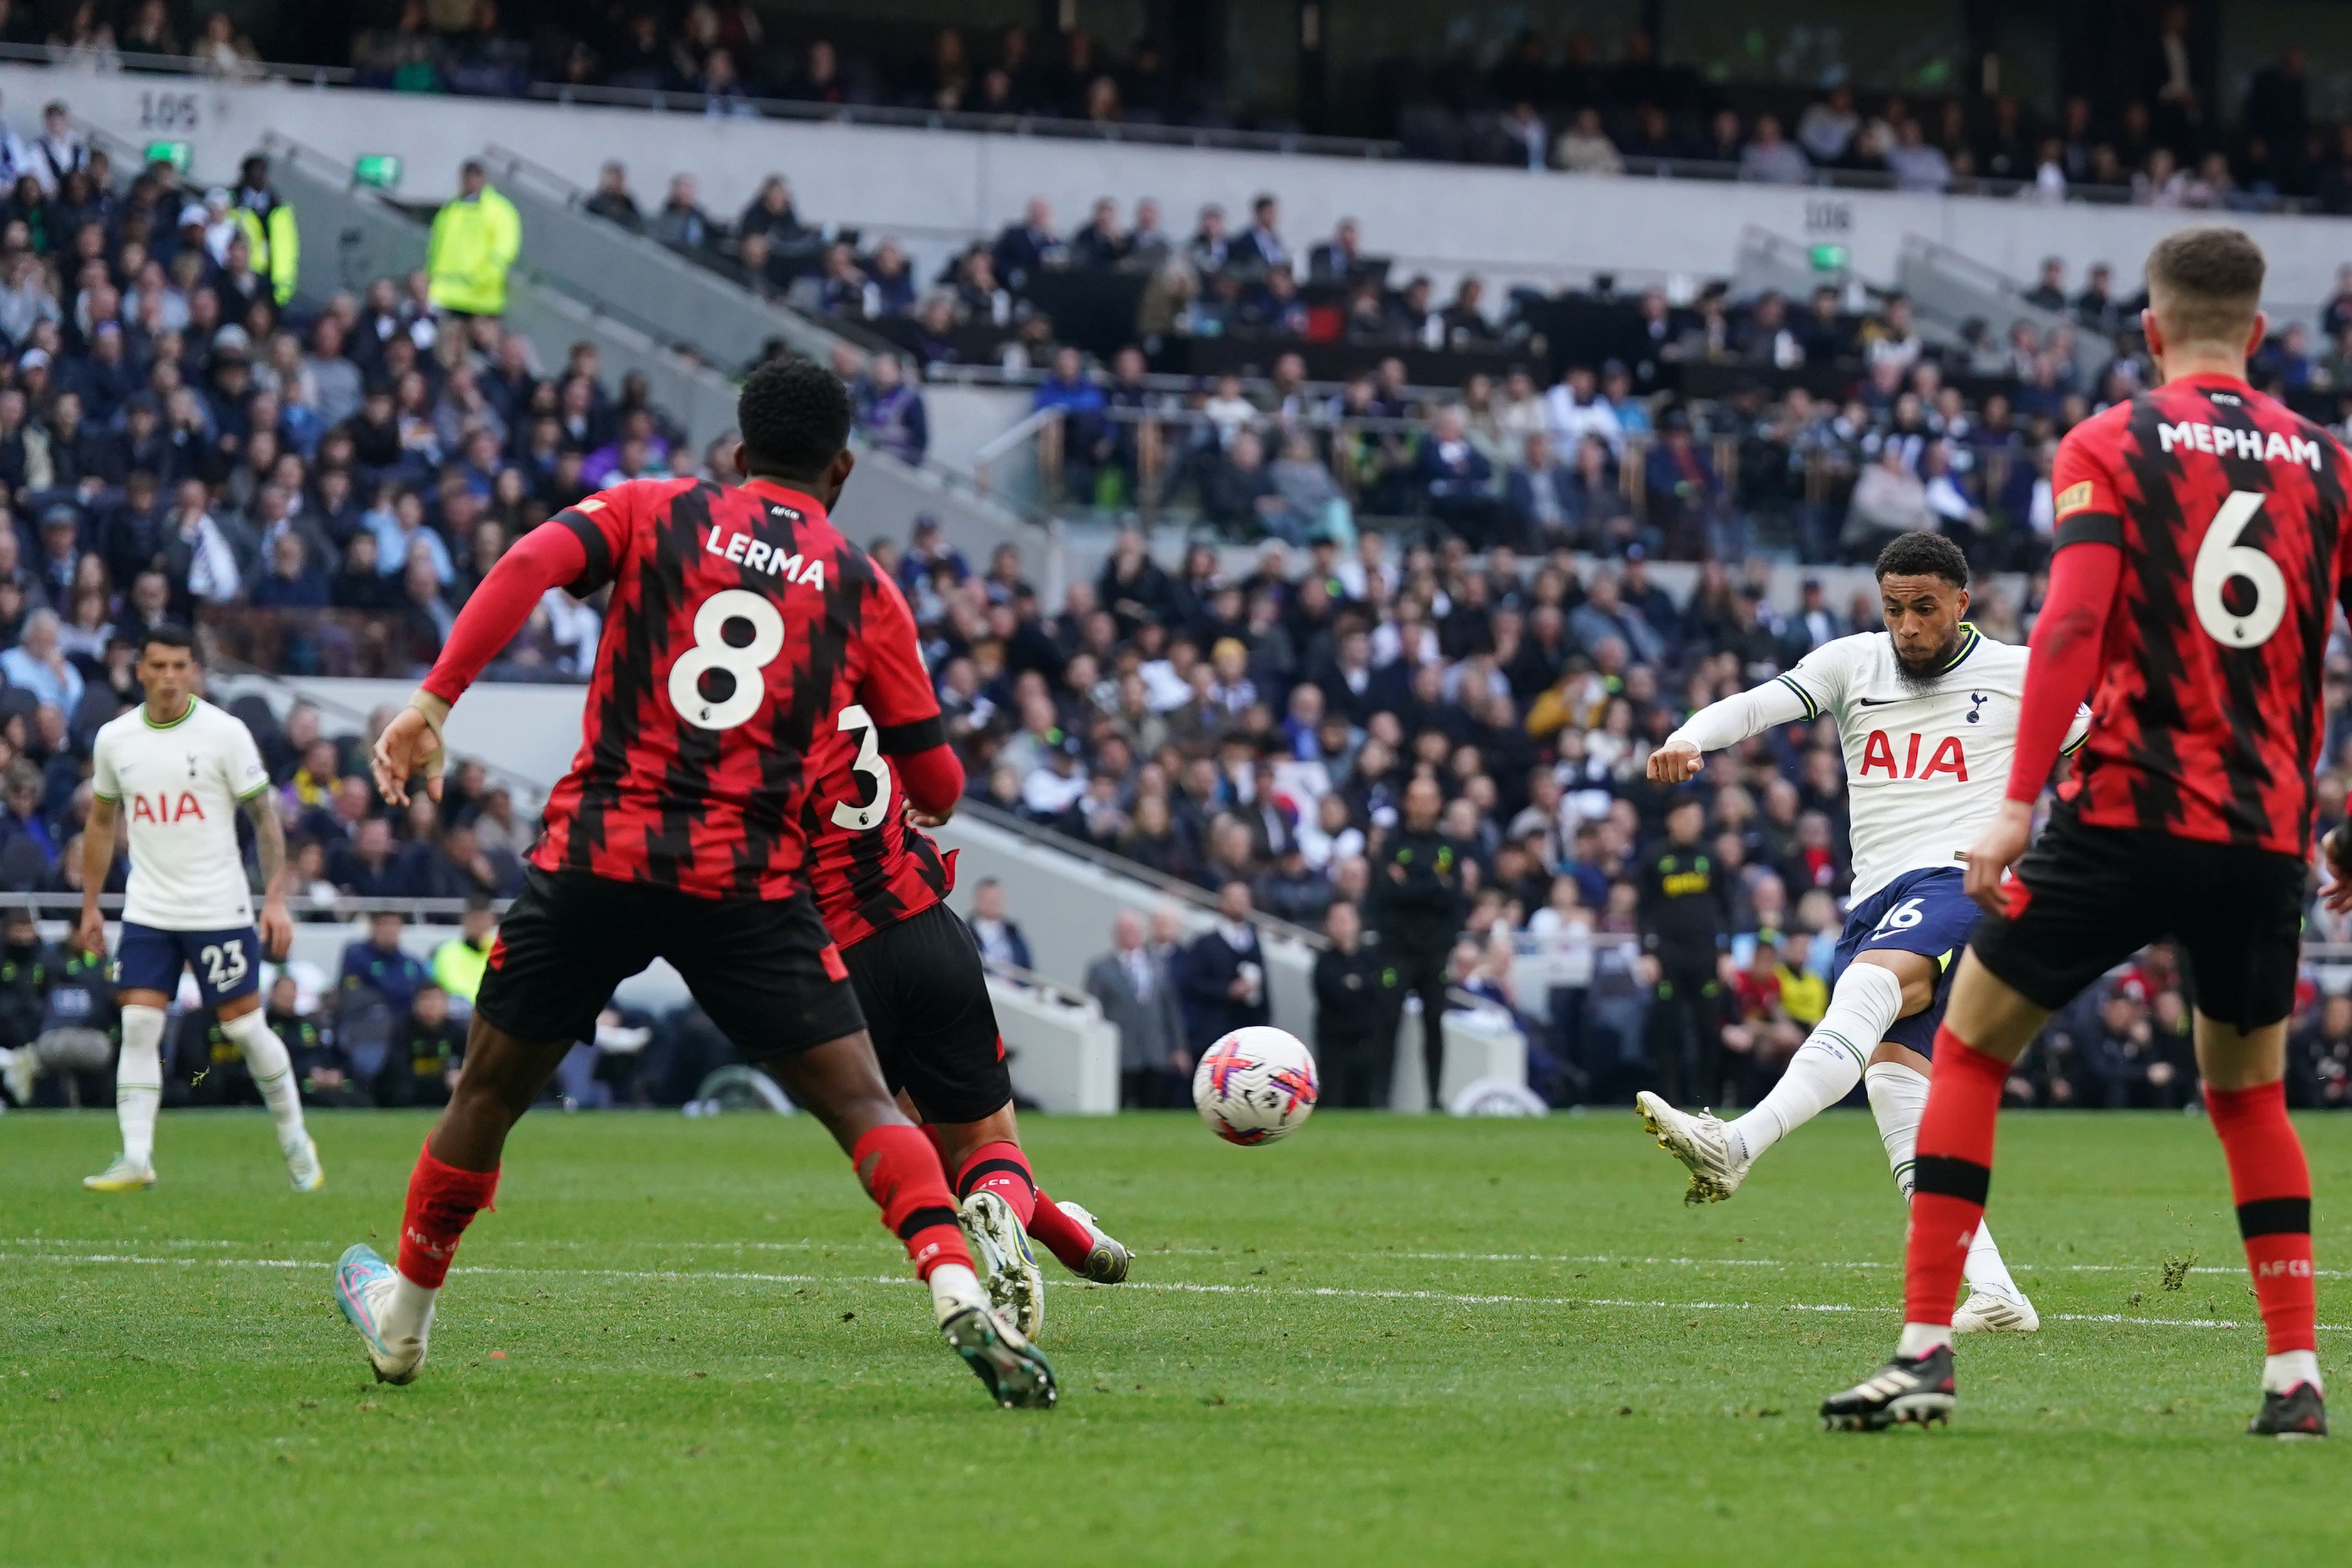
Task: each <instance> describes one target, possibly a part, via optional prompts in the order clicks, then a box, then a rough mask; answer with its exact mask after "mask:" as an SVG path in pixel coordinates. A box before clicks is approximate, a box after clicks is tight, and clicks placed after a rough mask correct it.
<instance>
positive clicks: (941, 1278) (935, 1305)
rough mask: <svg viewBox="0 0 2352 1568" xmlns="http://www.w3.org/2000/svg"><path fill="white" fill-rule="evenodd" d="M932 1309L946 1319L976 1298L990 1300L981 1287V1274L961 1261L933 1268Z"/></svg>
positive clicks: (931, 1281)
mask: <svg viewBox="0 0 2352 1568" xmlns="http://www.w3.org/2000/svg"><path fill="white" fill-rule="evenodd" d="M930 1286H931V1310H932V1312H933V1313H934V1314H935V1315H936V1316H938V1317H940V1318H941V1319H944V1318H946V1317H947V1315H948V1314H949V1313H950V1312H951V1311H954V1310H957V1309H959V1308H962V1307H968V1306H970V1305H971V1303H972V1301H973V1300H974V1299H975V1298H976V1299H978V1300H982V1301H986V1300H988V1296H987V1293H986V1292H984V1291H982V1289H981V1288H980V1276H979V1275H977V1274H974V1273H973V1272H972V1271H971V1269H969V1268H965V1267H964V1266H963V1265H962V1264H961V1263H941V1264H938V1265H935V1266H934V1267H933V1268H932V1269H931V1279H930Z"/></svg>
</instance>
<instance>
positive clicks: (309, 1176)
mask: <svg viewBox="0 0 2352 1568" xmlns="http://www.w3.org/2000/svg"><path fill="white" fill-rule="evenodd" d="M286 1179H287V1181H288V1182H289V1183H290V1184H292V1185H293V1188H294V1190H295V1191H296V1192H298V1193H315V1192H317V1191H318V1190H319V1189H320V1187H323V1186H325V1185H326V1184H327V1170H326V1167H325V1166H323V1165H321V1164H320V1163H319V1145H318V1144H317V1143H315V1142H312V1141H311V1140H310V1135H309V1134H307V1133H305V1134H304V1135H303V1138H302V1146H301V1147H300V1148H299V1149H289V1150H288V1151H287V1152H286Z"/></svg>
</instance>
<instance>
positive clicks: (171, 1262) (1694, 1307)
mask: <svg viewBox="0 0 2352 1568" xmlns="http://www.w3.org/2000/svg"><path fill="white" fill-rule="evenodd" d="M0 1262H12V1263H57V1264H64V1265H67V1266H69V1267H72V1266H82V1265H101V1266H103V1265H116V1266H121V1265H129V1266H136V1267H143V1268H197V1267H201V1266H210V1267H213V1268H317V1269H320V1270H325V1269H327V1268H332V1267H333V1265H331V1263H329V1262H327V1261H326V1260H325V1259H323V1258H154V1257H146V1256H142V1255H140V1254H137V1253H127V1252H89V1253H73V1252H32V1253H0ZM450 1272H451V1273H453V1274H511V1275H521V1276H524V1277H527V1278H545V1279H644V1280H658V1281H661V1282H663V1283H673V1282H680V1281H685V1282H692V1281H698V1280H710V1281H719V1282H733V1283H747V1282H748V1283H752V1284H762V1285H915V1284H919V1283H920V1281H919V1280H915V1279H908V1277H907V1276H905V1275H903V1274H844V1275H826V1274H754V1273H743V1272H736V1271H729V1272H723V1273H722V1272H714V1271H705V1270H702V1269H675V1268H514V1267H510V1266H506V1265H500V1264H486V1265H465V1264H461V1265H459V1266H458V1267H457V1268H453V1269H451V1270H450ZM1101 1289H1120V1290H1163V1291H1174V1292H1180V1293H1182V1294H1186V1295H1198V1296H1293V1297H1314V1298H1322V1299H1336V1300H1366V1301H1434V1302H1441V1303H1444V1304H1445V1305H1448V1306H1462V1307H1611V1308H1630V1309H1633V1310H1639V1311H1662V1312H1840V1313H1852V1312H1878V1311H1882V1310H1884V1311H1892V1310H1893V1309H1892V1308H1877V1307H1858V1306H1854V1305H1853V1304H1852V1303H1850V1302H1842V1301H1780V1302H1775V1301H1673V1300H1640V1299H1636V1298H1631V1297H1620V1296H1507V1295H1484V1294H1470V1293H1466V1292H1455V1291H1446V1290H1378V1289H1356V1288H1350V1287H1345V1286H1337V1285H1232V1284H1201V1283H1193V1282H1187V1281H1181V1280H1159V1279H1141V1280H1138V1279H1130V1280H1129V1281H1127V1282H1125V1283H1124V1284H1121V1285H1118V1286H1115V1287H1114V1286H1105V1287H1101ZM1090 1293H1091V1292H1090ZM2042 1316H2043V1317H2045V1318H2048V1319H2050V1320H2052V1321H2057V1322H2067V1323H2122V1324H2129V1325H2132V1326H2135V1327H2140V1328H2152V1329H2245V1328H2251V1327H2252V1326H2253V1325H2252V1324H2249V1323H2243V1322H2240V1321H2236V1320H2234V1319H2228V1318H2135V1317H2127V1316H2125V1315H2124V1314H2122V1313H2117V1312H2045V1313H2043V1314H2042ZM2318 1326H2319V1327H2320V1328H2322V1329H2325V1330H2326V1331H2328V1332H2330V1333H2343V1332H2347V1331H2352V1325H2347V1324H2342V1323H2322V1324H2320V1325H2318Z"/></svg>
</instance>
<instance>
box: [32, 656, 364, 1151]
mask: <svg viewBox="0 0 2352 1568" xmlns="http://www.w3.org/2000/svg"><path fill="white" fill-rule="evenodd" d="M138 673H139V683H140V685H141V686H142V688H143V689H145V692H146V700H145V701H143V702H142V703H141V704H140V705H139V706H138V707H136V708H134V709H132V710H131V711H130V712H128V713H124V714H122V715H121V716H119V717H117V718H115V719H114V720H112V721H110V722H108V723H107V724H106V725H105V727H103V728H102V729H100V731H99V732H98V743H97V745H96V747H95V748H94V754H95V761H96V763H97V772H96V775H95V777H94V778H93V780H92V786H93V788H94V790H95V792H96V795H97V798H96V799H95V800H93V801H92V802H91V804H90V809H89V826H88V827H87V828H86V829H85V830H84V833H83V837H82V873H83V882H82V895H81V929H80V931H79V933H78V940H79V942H80V944H81V946H82V949H83V951H85V952H89V953H90V954H91V955H93V956H96V955H98V954H101V953H103V952H105V951H106V921H105V917H104V916H102V915H100V913H99V909H98V895H99V889H101V888H103V887H104V886H105V885H106V877H107V872H108V870H109V869H110V868H111V867H112V865H113V863H114V831H115V824H116V822H117V821H118V820H120V821H122V822H125V823H127V824H128V825H129V832H130V836H131V884H130V888H129V890H128V893H127V895H126V896H125V898H124V900H123V908H122V945H121V951H120V952H117V953H116V955H115V984H116V987H117V994H118V996H119V998H120V1000H121V1005H122V1054H121V1057H120V1058H117V1060H116V1063H115V1068H114V1113H115V1118H116V1120H117V1121H120V1122H121V1126H122V1152H121V1153H120V1154H117V1155H116V1156H115V1157H114V1162H113V1163H111V1164H110V1165H109V1166H107V1168H106V1169H105V1170H103V1171H101V1172H100V1173H98V1174H97V1175H95V1176H86V1177H84V1178H83V1179H82V1185H83V1186H85V1187H89V1188H90V1189H91V1190H92V1191H94V1192H101V1193H124V1192H134V1191H137V1190H139V1189H141V1188H143V1187H152V1186H153V1185H154V1184H155V1112H156V1110H157V1108H158V1107H159V1106H160V1105H161V1104H162V1101H163V1010H164V1008H165V1007H167V1006H168V1005H170V1004H171V1000H172V994H173V992H174V991H176V990H178V989H179V984H180V972H181V970H182V969H183V968H187V967H193V968H194V971H195V974H196V985H197V988H198V990H199V991H200V992H202V994H203V996H204V1001H205V1005H206V1006H208V1007H211V1008H213V1009H214V1010H215V1015H216V1016H217V1017H218V1018H219V1020H220V1027H221V1033H223V1034H224V1035H226V1036H227V1037H229V1039H230V1040H231V1041H232V1042H233V1043H234V1044H235V1045H236V1047H237V1049H238V1050H239V1051H241V1052H242V1053H243V1054H244V1057H245V1065H246V1068H247V1070H248V1071H249V1072H251V1073H252V1075H253V1082H254V1086H255V1087H256V1088H257V1089H260V1091H261V1097H262V1099H263V1100H265V1101H267V1102H268V1106H269V1114H270V1117H271V1119H272V1120H273V1121H276V1123H277V1124H278V1150H279V1152H282V1153H283V1154H284V1155H285V1156H286V1172H287V1175H288V1176H289V1178H290V1179H291V1180H292V1182H293V1184H294V1188H295V1190H296V1191H297V1192H304V1193H308V1192H316V1191H317V1190H318V1189H319V1187H320V1184H321V1183H322V1182H323V1181H324V1179H325V1177H324V1173H322V1172H321V1171H320V1168H319V1150H318V1146H317V1145H316V1144H314V1143H312V1142H310V1134H309V1133H308V1132H307V1131H304V1129H303V1126H302V1100H301V1096H300V1094H299V1092H298V1089H297V1087H296V1084H295V1082H294V1072H293V1064H292V1062H291V1060H290V1059H289V1058H288V1056H287V1053H286V1046H285V1043H284V1042H283V1041H281V1040H280V1039H278V1036H277V1034H276V1033H275V1032H274V1031H272V1030H271V1029H270V1027H269V1025H268V1020H267V1019H266V1018H265V1017H264V1016H263V1014H262V1010H261V961H262V959H263V958H264V957H265V956H267V957H268V958H270V959H272V960H276V959H279V958H283V957H284V956H285V953H286V949H287V946H288V944H289V943H290V942H292V941H293V940H294V922H293V919H292V917H290V916H289V914H288V913H287V912H286V898H285V894H284V893H283V892H282V891H281V890H280V889H279V888H278V876H279V873H280V872H281V871H282V870H283V868H284V867H285V864H286V837H285V832H284V830H283V828H282V827H280V826H279V824H278V810H277V807H276V806H275V805H273V804H272V803H271V801H270V799H269V773H268V769H266V768H264V767H263V766H262V764H261V752H260V751H259V750H258V749H257V747H256V746H255V745H254V743H253V732H252V731H249V730H247V728H246V727H245V725H244V724H243V723H242V722H240V721H238V720H237V719H236V718H235V717H234V716H232V715H230V714H228V713H226V712H224V711H222V710H220V709H218V708H215V707H214V706H213V705H212V704H211V703H209V702H206V701H205V700H203V699H202V698H200V697H197V696H196V695H195V694H194V692H195V685H196V662H195V657H194V654H193V653H192V652H191V651H190V648H189V644H188V635H187V633H185V632H184V631H180V630H177V629H176V628H173V627H166V626H158V627H156V628H154V629H153V630H151V631H150V632H148V633H147V636H146V640H145V641H144V642H143V643H142V644H141V645H140V649H139V668H138ZM240 809H242V810H243V811H244V813H245V815H246V816H247V819H248V820H250V821H251V822H252V824H253V834H254V840H255V843H256V844H257V847H258V848H259V852H260V860H261V886H262V902H261V925H260V930H259V931H258V932H257V931H255V929H254V920H253V895H252V892H251V889H249V888H248V886H247V881H246V874H245V858H244V856H243V855H242V854H241V853H240V852H239V851H238V849H237V844H236V813H237V812H238V810H240Z"/></svg>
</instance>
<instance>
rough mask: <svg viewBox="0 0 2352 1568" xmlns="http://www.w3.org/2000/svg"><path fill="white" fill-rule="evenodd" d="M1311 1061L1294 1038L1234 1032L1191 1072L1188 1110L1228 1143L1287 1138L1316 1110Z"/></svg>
mask: <svg viewBox="0 0 2352 1568" xmlns="http://www.w3.org/2000/svg"><path fill="white" fill-rule="evenodd" d="M1319 1087H1320V1086H1319V1084H1318V1080H1317V1079H1316V1076H1315V1056H1314V1053H1313V1052H1311V1051H1309V1050H1308V1049H1307V1047H1306V1045H1305V1043H1304V1042H1302V1041H1301V1040H1300V1039H1299V1038H1298V1037H1297V1036H1296V1035H1292V1034H1286V1033H1285V1032H1284V1031H1282V1030H1280V1029H1273V1028H1266V1027H1264V1026H1260V1027H1255V1028H1248V1029H1235V1030H1234V1032H1233V1033H1232V1034H1230V1035H1227V1036H1225V1037H1223V1038H1222V1039H1220V1040H1219V1041H1218V1042H1217V1043H1216V1044H1215V1045H1213V1046H1211V1047H1209V1049H1208V1054H1207V1055H1205V1056H1203V1057H1202V1058H1201V1065H1200V1066H1199V1067H1198V1068H1194V1069H1193V1071H1192V1104H1193V1107H1194V1109H1196V1110H1199V1111H1200V1113H1201V1120H1202V1121H1205V1122H1207V1123H1208V1124H1209V1130H1210V1131H1213V1132H1214V1133H1215V1134H1216V1135H1217V1136H1218V1137H1220V1138H1222V1139H1223V1140H1224V1141H1225V1142H1228V1143H1239V1144H1242V1145H1244V1147H1255V1145H1257V1144H1260V1143H1271V1142H1274V1141H1275V1140H1276V1139H1277V1138H1281V1137H1286V1136H1287V1135H1288V1134H1289V1133H1290V1132H1291V1131H1293V1130H1294V1129H1295V1128H1297V1125H1298V1124H1299V1123H1300V1122H1302V1121H1306V1120H1307V1113H1308V1112H1310V1111H1312V1110H1314V1109H1315V1097H1316V1094H1317V1092H1318V1089H1319Z"/></svg>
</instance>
